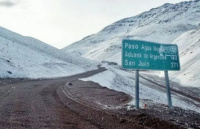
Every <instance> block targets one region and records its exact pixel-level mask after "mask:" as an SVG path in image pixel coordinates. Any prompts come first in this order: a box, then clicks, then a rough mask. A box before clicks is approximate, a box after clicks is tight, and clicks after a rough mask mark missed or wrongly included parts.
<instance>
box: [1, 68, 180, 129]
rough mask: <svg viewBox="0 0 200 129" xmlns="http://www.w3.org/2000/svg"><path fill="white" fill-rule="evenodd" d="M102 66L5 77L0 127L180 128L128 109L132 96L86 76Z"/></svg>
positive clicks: (11, 128)
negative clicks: (67, 73) (40, 76)
mask: <svg viewBox="0 0 200 129" xmlns="http://www.w3.org/2000/svg"><path fill="white" fill-rule="evenodd" d="M104 70H105V69H104V68H99V69H98V70H94V71H90V72H86V73H83V74H79V75H74V76H71V77H66V78H59V79H48V80H23V81H22V80H8V81H7V80H6V81H5V80H4V81H3V83H0V129H3V128H10V129H15V128H16V129H23V128H32V129H43V128H52V129H56V128H59V129H100V128H103V129H134V128H135V129H145V128H163V129H164V128H166V129H167V128H171V129H173V128H174V129H175V128H182V127H180V125H175V124H174V123H173V122H167V121H164V120H161V119H159V118H156V117H154V116H150V115H148V114H147V113H145V112H148V110H145V111H142V110H138V112H137V113H134V112H135V111H136V110H133V111H132V112H127V110H126V108H125V104H126V103H127V102H128V101H130V99H131V97H130V96H128V95H126V94H124V93H121V92H116V91H113V90H109V89H107V88H104V87H100V86H99V85H98V84H96V83H93V82H82V81H80V80H79V78H85V77H88V76H91V75H93V74H96V73H99V72H102V71H104Z"/></svg>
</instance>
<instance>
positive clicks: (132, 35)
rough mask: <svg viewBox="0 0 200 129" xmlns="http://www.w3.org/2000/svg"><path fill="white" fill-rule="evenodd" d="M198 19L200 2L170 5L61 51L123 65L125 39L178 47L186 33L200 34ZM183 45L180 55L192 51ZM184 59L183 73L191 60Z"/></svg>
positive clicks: (118, 22) (188, 44)
mask: <svg viewBox="0 0 200 129" xmlns="http://www.w3.org/2000/svg"><path fill="white" fill-rule="evenodd" d="M199 17H200V0H195V1H185V2H180V3H177V4H169V3H167V4H164V5H162V6H160V7H157V8H153V9H151V10H149V11H146V12H144V13H141V14H139V15H137V16H134V17H129V18H124V19H122V20H119V21H117V22H115V23H113V24H111V25H108V26H106V27H105V28H104V29H102V30H101V31H100V32H98V33H96V34H93V35H90V36H87V37H86V38H84V39H82V40H80V41H78V42H75V43H73V44H71V45H69V46H67V47H65V48H63V49H62V50H63V51H65V52H71V53H75V54H76V55H80V56H83V57H86V58H89V59H92V60H97V61H109V62H116V63H118V64H119V65H120V64H121V42H122V39H139V40H146V41H152V42H159V43H177V44H178V45H179V44H180V42H178V40H177V39H179V38H183V34H184V33H187V32H190V31H198V29H199V28H200V18H199ZM199 37H200V35H199ZM196 38H198V36H196ZM176 41H177V42H176ZM184 44H185V45H183V46H184V47H185V49H181V50H179V52H180V53H182V52H183V51H185V50H186V49H189V48H190V42H189V41H188V42H184ZM197 44H199V43H197ZM187 54H188V53H187ZM182 57H183V56H181V58H182ZM184 57H185V56H184ZM183 59H184V60H185V61H186V62H185V61H183ZM183 59H181V61H183V62H185V63H183V64H182V63H181V64H182V65H184V67H183V69H182V70H183V71H184V70H185V65H186V64H187V61H189V60H187V59H185V58H183ZM194 61H196V62H198V60H194ZM188 69H189V68H188ZM195 70H196V69H195V68H192V69H190V71H195ZM179 74H180V75H181V76H182V75H183V74H184V73H181V72H179ZM179 77H180V76H179ZM190 84H192V83H188V85H190ZM192 85H193V84H192Z"/></svg>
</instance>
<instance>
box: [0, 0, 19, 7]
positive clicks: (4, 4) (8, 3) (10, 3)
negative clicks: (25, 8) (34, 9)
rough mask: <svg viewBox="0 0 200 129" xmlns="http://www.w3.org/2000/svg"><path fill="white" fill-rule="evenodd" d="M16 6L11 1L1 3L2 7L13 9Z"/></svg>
mask: <svg viewBox="0 0 200 129" xmlns="http://www.w3.org/2000/svg"><path fill="white" fill-rule="evenodd" d="M14 5H16V4H15V3H13V2H11V1H0V6H4V7H12V6H14Z"/></svg>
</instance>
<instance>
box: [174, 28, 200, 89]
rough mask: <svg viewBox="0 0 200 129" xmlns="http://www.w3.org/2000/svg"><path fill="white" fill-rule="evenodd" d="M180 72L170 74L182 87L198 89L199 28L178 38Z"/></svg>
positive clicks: (199, 80) (199, 70) (199, 77)
mask: <svg viewBox="0 0 200 129" xmlns="http://www.w3.org/2000/svg"><path fill="white" fill-rule="evenodd" d="M174 43H177V45H178V46H179V51H180V63H181V71H180V72H175V73H172V75H173V77H176V78H177V79H179V80H181V81H180V82H181V83H182V84H184V85H191V86H195V87H199V83H200V74H199V72H200V67H199V66H200V56H199V55H200V51H199V50H200V28H198V29H195V30H191V31H188V32H186V33H184V34H183V35H181V36H180V37H178V38H177V39H176V40H175V41H174Z"/></svg>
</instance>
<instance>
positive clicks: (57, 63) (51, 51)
mask: <svg viewBox="0 0 200 129" xmlns="http://www.w3.org/2000/svg"><path fill="white" fill-rule="evenodd" d="M0 64H1V65H0V77H1V78H4V77H12V78H18V77H20V78H41V77H42V78H46V77H60V76H67V75H72V74H76V73H80V72H84V71H87V70H91V69H95V68H96V65H97V64H96V63H95V62H94V63H93V62H92V61H89V60H87V59H83V58H81V57H80V58H79V57H75V56H73V55H71V54H69V53H63V52H61V51H60V50H58V49H56V48H54V47H52V46H49V45H47V44H45V43H43V42H41V41H39V40H37V39H34V38H31V37H24V36H21V35H19V34H16V33H14V32H11V31H9V30H6V29H4V28H2V27H0Z"/></svg>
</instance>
